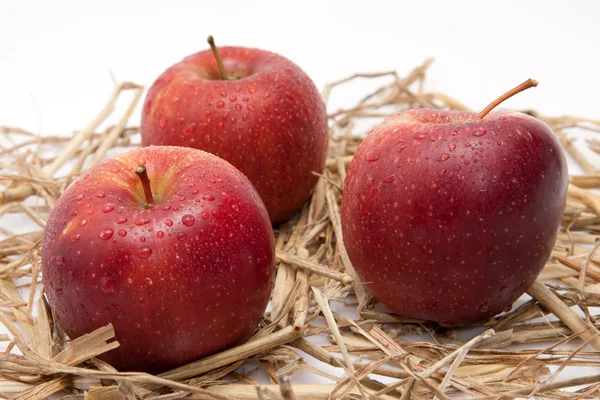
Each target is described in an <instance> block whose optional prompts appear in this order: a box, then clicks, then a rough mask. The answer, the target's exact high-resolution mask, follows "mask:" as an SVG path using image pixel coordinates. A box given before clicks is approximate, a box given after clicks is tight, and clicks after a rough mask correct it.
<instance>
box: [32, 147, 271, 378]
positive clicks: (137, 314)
mask: <svg viewBox="0 0 600 400" xmlns="http://www.w3.org/2000/svg"><path fill="white" fill-rule="evenodd" d="M138 166H140V167H139V168H137V171H136V167H138ZM146 171H147V172H146ZM136 173H139V174H140V177H138V176H136ZM140 178H141V179H140ZM145 189H146V191H147V194H146V195H145ZM42 257H43V258H42V260H43V262H42V268H43V277H44V286H45V291H46V295H47V298H48V302H49V304H50V306H51V307H52V309H53V310H54V313H55V315H56V318H57V320H58V322H59V324H60V326H61V327H62V328H63V329H64V330H65V331H66V333H67V334H68V335H69V336H70V337H71V338H74V337H77V336H80V335H83V334H85V333H88V332H91V331H93V330H94V329H96V328H98V327H101V326H104V325H106V324H108V323H112V324H113V325H114V327H115V332H116V339H117V340H118V341H119V343H120V344H121V345H120V347H119V348H117V349H116V350H113V351H110V352H109V353H107V354H106V355H105V356H104V359H105V360H107V361H109V362H110V363H112V364H113V365H115V366H116V367H117V368H119V369H135V370H144V371H151V372H157V371H162V370H166V369H169V368H172V367H175V366H178V365H181V364H184V363H187V362H189V361H193V360H195V359H198V358H200V357H203V356H206V355H209V354H211V353H215V352H217V351H219V350H223V349H225V348H228V347H230V346H233V345H236V344H238V343H240V342H243V341H245V340H246V339H247V338H248V337H249V336H250V335H251V334H252V332H253V331H254V330H255V329H256V327H257V324H258V322H259V321H260V319H261V316H262V315H263V312H264V311H265V307H266V305H267V302H268V300H269V296H270V293H271V286H272V280H273V274H274V243H273V231H272V228H271V223H270V221H269V218H268V214H267V211H266V209H265V207H264V205H263V203H262V201H261V200H260V198H259V196H258V194H257V193H256V190H255V189H254V188H253V186H252V185H251V184H250V182H249V181H248V179H247V178H246V177H245V176H244V175H243V174H242V173H241V172H239V171H238V170H236V169H235V168H234V167H233V166H232V165H230V164H229V163H227V162H225V161H223V160H221V159H220V158H218V157H216V156H214V155H211V154H208V153H205V152H203V151H199V150H194V149H186V148H181V147H157V146H154V147H148V148H143V149H139V150H134V151H131V152H129V153H125V154H122V155H120V156H118V157H115V158H112V159H109V160H107V161H104V162H102V163H101V164H99V165H97V166H96V167H94V168H92V169H90V170H89V171H87V172H86V173H84V174H83V175H82V176H81V177H80V178H79V179H78V180H77V181H75V183H74V184H73V185H71V186H70V187H69V188H68V189H67V190H66V191H65V192H64V193H63V195H62V196H61V197H60V198H59V199H58V201H57V202H56V205H55V207H54V208H53V210H52V213H51V214H50V218H49V219H48V223H47V225H46V229H45V232H44V239H43V250H42Z"/></svg>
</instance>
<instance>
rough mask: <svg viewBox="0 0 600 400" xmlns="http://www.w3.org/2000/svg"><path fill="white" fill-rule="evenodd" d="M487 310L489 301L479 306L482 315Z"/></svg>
mask: <svg viewBox="0 0 600 400" xmlns="http://www.w3.org/2000/svg"><path fill="white" fill-rule="evenodd" d="M489 310H490V301H489V300H486V301H485V302H483V303H482V304H481V305H480V306H479V311H481V312H482V313H486V312H488V311H489Z"/></svg>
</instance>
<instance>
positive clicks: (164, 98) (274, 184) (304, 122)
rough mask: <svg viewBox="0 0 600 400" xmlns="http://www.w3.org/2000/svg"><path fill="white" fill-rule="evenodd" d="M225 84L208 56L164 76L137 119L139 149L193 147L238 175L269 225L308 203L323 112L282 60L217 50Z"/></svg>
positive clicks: (323, 150) (321, 146)
mask: <svg viewBox="0 0 600 400" xmlns="http://www.w3.org/2000/svg"><path fill="white" fill-rule="evenodd" d="M219 52H220V54H221V57H222V59H223V64H224V65H225V69H226V71H227V73H228V76H230V77H236V78H240V79H231V80H219V79H218V77H219V72H218V69H217V64H216V61H215V57H214V55H213V53H212V52H211V51H210V50H207V51H202V52H199V53H196V54H193V55H191V56H189V57H187V58H185V59H183V60H182V61H181V62H179V63H177V64H175V65H173V66H172V67H170V68H169V69H167V70H166V71H165V72H164V73H163V74H162V75H161V76H160V77H159V78H158V79H157V80H156V82H154V84H153V85H152V87H151V88H150V90H149V92H148V95H147V96H146V100H145V103H144V108H143V111H142V124H141V132H142V144H143V145H144V146H148V145H173V146H186V147H194V148H197V149H201V150H204V151H207V152H209V153H213V154H216V155H218V156H219V157H221V158H223V159H225V160H227V161H229V162H230V163H231V164H233V165H234V166H235V167H236V168H238V169H239V170H240V171H242V172H243V173H244V174H245V175H246V176H247V177H248V179H250V182H252V184H254V186H255V187H256V190H257V191H258V193H259V194H260V196H261V198H262V199H263V201H264V203H265V205H266V207H267V210H268V212H269V215H270V217H271V220H272V222H273V223H277V222H281V221H284V220H285V219H286V218H288V217H289V216H290V215H291V214H292V213H294V212H295V211H297V210H298V209H299V208H300V207H302V204H304V202H305V201H306V199H308V197H309V196H310V193H311V191H312V189H313V188H314V186H315V184H316V182H317V179H318V177H317V176H315V175H314V174H313V172H321V171H322V170H323V167H324V165H325V158H326V156H327V145H328V126H327V114H326V111H325V105H324V104H323V101H322V99H321V96H320V95H319V92H318V91H317V89H316V87H315V85H314V84H313V82H312V81H311V80H310V78H309V77H308V76H307V75H306V74H305V73H304V72H303V71H302V70H301V69H300V68H299V67H298V66H296V65H295V64H294V63H292V62H291V61H289V60H287V59H286V58H284V57H282V56H280V55H277V54H274V53H271V52H268V51H263V50H258V49H249V48H242V47H221V48H219Z"/></svg>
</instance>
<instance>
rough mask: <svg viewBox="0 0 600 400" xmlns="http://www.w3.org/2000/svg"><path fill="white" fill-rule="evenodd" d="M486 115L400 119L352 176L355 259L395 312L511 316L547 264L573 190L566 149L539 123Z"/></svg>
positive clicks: (349, 218)
mask: <svg viewBox="0 0 600 400" xmlns="http://www.w3.org/2000/svg"><path fill="white" fill-rule="evenodd" d="M530 84H533V83H530ZM521 89H522V88H521ZM499 100H500V99H499ZM488 111H489V108H486V110H484V111H483V112H482V113H480V115H478V114H475V113H470V112H457V111H448V110H432V109H420V110H409V111H405V112H400V113H398V114H396V115H394V116H392V117H390V118H388V119H386V120H385V121H384V122H383V123H382V124H381V125H379V126H378V127H376V128H375V129H374V130H373V131H371V133H370V134H369V135H368V136H367V138H366V139H365V140H364V141H363V143H362V144H361V145H360V147H359V148H358V150H357V152H356V155H355V157H354V159H353V161H352V163H351V165H350V167H349V170H348V175H347V179H346V181H345V190H344V195H343V199H342V216H341V221H342V228H343V237H344V243H345V245H346V249H347V251H348V255H349V257H350V260H351V261H352V264H353V266H354V267H355V268H356V271H357V273H358V275H359V277H360V278H361V280H362V281H363V282H365V284H366V285H367V287H368V288H369V289H370V291H371V292H372V294H373V295H374V296H375V297H376V298H377V299H379V300H380V301H381V302H382V303H383V304H384V305H386V306H387V307H388V308H389V309H391V310H392V311H394V312H395V313H397V314H399V315H402V316H407V317H414V318H421V319H425V320H431V321H437V322H439V323H440V324H441V325H444V326H452V325H460V324H469V323H475V322H481V321H484V320H486V319H488V318H490V317H492V316H493V315H495V314H497V313H499V312H501V311H503V310H506V309H509V308H510V307H511V305H512V303H513V302H514V301H515V300H516V299H517V298H518V297H519V296H521V295H522V294H523V293H524V292H525V290H527V288H528V287H529V286H530V285H531V284H532V283H533V282H534V280H535V279H536V277H537V275H538V274H539V272H540V270H541V269H542V267H543V266H544V264H545V262H546V261H547V259H548V257H549V256H550V253H551V251H552V248H553V245H554V241H555V238H556V234H557V229H558V227H559V225H560V222H561V218H562V214H563V211H564V207H565V198H566V197H565V196H566V190H567V185H568V172H567V164H566V159H565V156H564V154H563V151H562V149H561V146H560V144H559V141H558V140H557V138H556V136H555V135H554V133H553V132H552V131H551V130H550V128H549V127H548V126H547V125H545V124H544V123H542V122H541V121H539V120H537V119H535V118H533V117H530V116H527V115H525V114H521V113H516V112H493V113H491V114H489V115H487V116H485V114H487V112H488ZM482 117H484V118H482Z"/></svg>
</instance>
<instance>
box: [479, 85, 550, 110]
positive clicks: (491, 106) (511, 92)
mask: <svg viewBox="0 0 600 400" xmlns="http://www.w3.org/2000/svg"><path fill="white" fill-rule="evenodd" d="M537 85H538V81H536V80H535V79H531V78H529V79H527V80H526V81H525V82H523V83H521V84H520V85H519V86H516V87H514V88H512V89H511V90H509V91H508V92H506V93H504V94H503V95H502V96H500V97H498V98H497V99H496V100H494V101H492V102H491V103H490V104H489V105H488V106H487V107H486V108H484V109H483V110H481V112H480V113H479V114H477V117H479V119H483V117H485V116H486V115H488V114H489V112H490V111H492V110H493V109H494V108H496V107H497V106H498V105H499V104H500V103H502V102H503V101H504V100H507V99H510V98H511V97H513V96H514V95H515V94H517V93H521V92H522V91H524V90H527V89H529V88H532V87H535V86H537Z"/></svg>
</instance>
